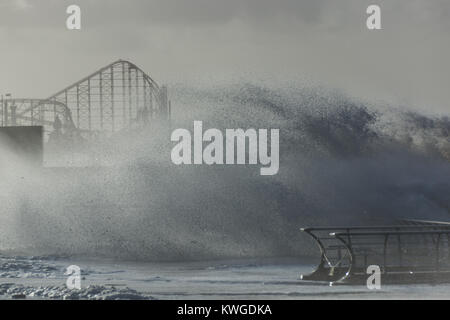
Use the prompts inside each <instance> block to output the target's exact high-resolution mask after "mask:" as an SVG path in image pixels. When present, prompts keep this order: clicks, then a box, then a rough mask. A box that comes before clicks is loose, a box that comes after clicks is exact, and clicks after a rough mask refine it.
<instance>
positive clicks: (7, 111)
mask: <svg viewBox="0 0 450 320" xmlns="http://www.w3.org/2000/svg"><path fill="white" fill-rule="evenodd" d="M170 109H171V105H170V101H169V100H168V95H167V87H165V86H162V87H160V86H159V85H158V84H157V83H156V82H155V81H154V80H153V79H152V78H151V77H150V76H149V75H147V74H146V73H145V72H144V71H142V70H141V69H140V68H139V67H138V66H136V65H135V64H133V63H131V62H129V61H125V60H118V61H115V62H113V63H111V64H109V65H107V66H105V67H103V68H101V69H99V70H97V71H96V72H94V73H92V74H90V75H89V76H87V77H85V78H83V79H81V80H79V81H77V82H75V83H73V84H71V85H69V86H67V87H66V88H64V89H62V90H60V91H58V92H56V93H55V94H53V95H51V96H49V97H48V98H46V99H24V98H9V99H3V100H2V103H1V108H0V119H1V121H0V126H2V127H10V126H42V127H44V131H45V133H46V135H45V136H46V138H45V140H46V141H48V140H52V139H55V138H57V137H62V136H66V137H72V138H73V137H74V136H77V137H82V138H83V139H90V138H92V137H96V136H98V135H101V136H109V135H112V134H114V133H117V132H120V131H122V130H127V129H130V128H136V127H139V126H145V125H148V124H150V122H151V121H152V120H154V119H169V118H170V112H171V110H170Z"/></svg>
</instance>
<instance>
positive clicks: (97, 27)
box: [0, 0, 450, 113]
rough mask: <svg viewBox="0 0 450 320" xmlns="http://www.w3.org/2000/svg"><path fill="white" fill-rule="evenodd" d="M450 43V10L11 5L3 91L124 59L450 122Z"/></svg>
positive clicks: (142, 1) (288, 4)
mask: <svg viewBox="0 0 450 320" xmlns="http://www.w3.org/2000/svg"><path fill="white" fill-rule="evenodd" d="M69 4H78V5H80V6H81V8H82V28H83V29H82V30H81V31H68V30H66V28H65V19H66V17H67V15H66V14H65V9H66V7H67V6H68V5H69ZM369 4H379V5H380V6H381V8H382V26H383V30H381V31H368V30H367V29H366V28H365V19H366V14H365V10H366V8H367V6H368V5H369ZM449 34H450V1H448V0H389V1H385V0H371V1H368V0H339V1H337V0H309V1H306V0H277V1H273V0H90V1H89V0H71V1H65V0H0V48H1V53H0V56H1V58H2V59H1V60H0V93H5V92H12V93H13V94H14V95H15V96H26V97H28V96H30V97H45V96H48V95H50V94H52V93H54V92H56V91H58V90H59V89H61V88H62V87H64V86H66V85H67V84H70V83H71V82H73V81H75V80H78V79H79V78H81V77H83V76H85V75H86V74H87V73H90V72H92V71H94V70H96V69H98V68H99V67H101V66H103V65H106V64H108V63H110V62H112V61H113V60H116V59H119V58H124V59H129V60H131V61H133V62H135V63H137V64H138V65H139V66H141V67H142V68H143V69H144V70H146V71H147V72H148V73H149V74H150V75H151V76H152V77H154V78H155V79H156V80H157V81H158V82H169V83H170V82H175V81H183V82H184V81H190V80H191V79H201V78H207V79H210V80H212V81H214V79H217V81H219V80H220V79H222V78H230V77H232V76H239V77H241V78H242V76H244V77H248V78H249V79H248V80H251V78H252V77H256V78H259V77H262V78H269V79H272V80H274V81H280V80H282V79H284V80H286V79H308V80H311V81H313V82H314V83H321V84H324V85H326V86H331V87H337V88H342V89H344V90H345V91H347V92H349V93H351V94H352V95H355V96H360V97H367V98H369V99H381V100H388V101H392V102H393V103H403V104H412V105H416V106H418V107H422V108H424V109H426V110H430V111H437V112H445V113H450V90H449V85H450V63H449V61H448V57H450V37H449Z"/></svg>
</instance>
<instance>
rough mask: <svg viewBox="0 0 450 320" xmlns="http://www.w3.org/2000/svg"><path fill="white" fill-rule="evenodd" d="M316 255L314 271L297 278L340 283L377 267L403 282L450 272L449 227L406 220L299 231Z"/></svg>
mask: <svg viewBox="0 0 450 320" xmlns="http://www.w3.org/2000/svg"><path fill="white" fill-rule="evenodd" d="M301 231H303V232H305V233H307V234H308V235H309V236H311V237H312V238H313V239H314V240H315V242H316V243H317V245H318V246H319V249H320V252H321V260H320V263H319V266H318V267H317V268H316V270H315V271H314V272H313V273H311V274H309V275H302V276H301V278H302V280H313V281H326V282H330V283H335V282H345V281H350V280H353V279H359V278H361V277H364V276H366V270H367V267H368V266H370V265H377V266H379V267H380V269H381V272H382V274H383V275H385V276H396V277H397V278H401V277H402V276H404V275H407V278H408V279H412V280H414V278H417V277H419V276H420V277H422V276H423V275H430V274H437V273H440V274H442V273H447V272H450V224H448V223H444V222H435V221H420V220H405V221H402V224H398V225H388V226H352V227H350V226H348V227H325V228H323V227H318V228H302V229H301Z"/></svg>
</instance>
